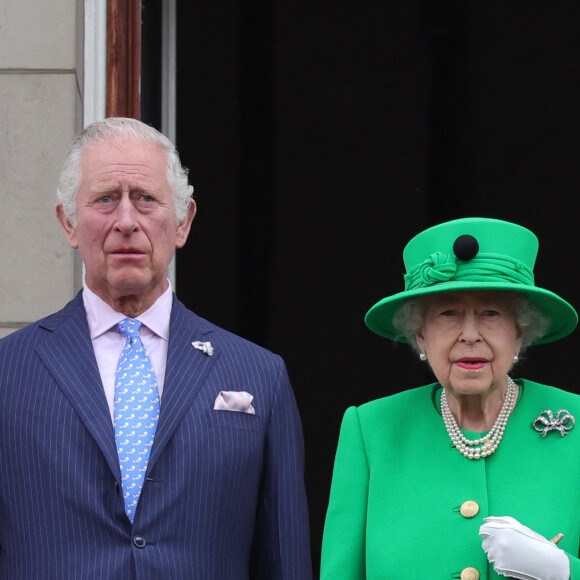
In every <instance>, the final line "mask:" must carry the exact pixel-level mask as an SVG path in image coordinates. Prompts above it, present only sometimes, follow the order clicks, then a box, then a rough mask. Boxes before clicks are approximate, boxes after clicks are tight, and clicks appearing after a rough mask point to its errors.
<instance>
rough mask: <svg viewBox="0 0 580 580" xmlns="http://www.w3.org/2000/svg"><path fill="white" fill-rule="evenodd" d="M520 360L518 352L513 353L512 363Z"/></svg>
mask: <svg viewBox="0 0 580 580" xmlns="http://www.w3.org/2000/svg"><path fill="white" fill-rule="evenodd" d="M519 360H520V357H519V353H517V352H516V354H514V364H515V363H517V362H518V361H519Z"/></svg>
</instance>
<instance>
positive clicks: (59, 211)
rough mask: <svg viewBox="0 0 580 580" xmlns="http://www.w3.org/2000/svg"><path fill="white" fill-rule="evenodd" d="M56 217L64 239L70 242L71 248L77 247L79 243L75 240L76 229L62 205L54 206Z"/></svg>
mask: <svg viewBox="0 0 580 580" xmlns="http://www.w3.org/2000/svg"><path fill="white" fill-rule="evenodd" d="M56 219H57V220H58V222H59V223H60V225H61V226H62V229H63V230H64V235H65V236H66V239H67V240H68V243H69V244H70V246H71V248H74V249H75V250H76V249H78V247H79V244H78V241H77V230H76V228H75V227H74V226H73V225H72V224H71V223H70V220H69V219H68V218H67V217H66V215H65V214H64V210H63V208H62V205H60V204H59V205H57V206H56Z"/></svg>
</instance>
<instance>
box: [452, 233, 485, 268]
mask: <svg viewBox="0 0 580 580" xmlns="http://www.w3.org/2000/svg"><path fill="white" fill-rule="evenodd" d="M477 252H479V244H478V243H477V240H476V239H475V238H474V237H473V236H470V235H469V234H464V235H463V236H459V237H458V238H457V239H456V240H455V242H454V243H453V253H454V254H455V255H456V256H457V257H458V258H459V259H460V260H463V261H464V262H467V261H468V260H472V259H473V258H475V256H477Z"/></svg>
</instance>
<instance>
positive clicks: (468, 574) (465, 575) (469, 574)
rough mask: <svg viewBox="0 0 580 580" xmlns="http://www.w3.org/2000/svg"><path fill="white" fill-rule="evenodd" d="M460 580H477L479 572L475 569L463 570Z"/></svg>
mask: <svg viewBox="0 0 580 580" xmlns="http://www.w3.org/2000/svg"><path fill="white" fill-rule="evenodd" d="M461 580H479V572H478V571H477V570H476V569H475V568H463V570H461Z"/></svg>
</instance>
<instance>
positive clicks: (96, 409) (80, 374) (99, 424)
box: [37, 293, 121, 483]
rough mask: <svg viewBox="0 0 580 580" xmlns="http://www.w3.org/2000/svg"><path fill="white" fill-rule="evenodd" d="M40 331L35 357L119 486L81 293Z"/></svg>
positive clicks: (110, 426)
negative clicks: (42, 336) (41, 338)
mask: <svg viewBox="0 0 580 580" xmlns="http://www.w3.org/2000/svg"><path fill="white" fill-rule="evenodd" d="M40 328H41V329H44V331H48V333H49V334H48V336H47V338H46V340H45V341H44V342H42V343H41V344H40V346H38V347H37V352H38V355H39V356H40V358H41V359H42V361H43V363H44V364H45V366H46V368H47V369H48V371H49V372H50V374H51V375H52V377H53V378H54V379H55V381H56V382H57V383H58V386H59V387H60V389H61V390H62V392H63V393H64V394H65V396H66V397H67V398H68V400H69V402H70V404H71V405H72V406H73V407H74V409H75V411H76V412H77V414H78V416H79V418H80V420H81V421H82V422H83V423H84V424H85V425H86V427H87V429H88V431H89V432H90V433H91V435H92V436H93V438H94V439H95V441H96V443H97V445H98V446H99V448H100V449H101V451H102V452H103V455H104V456H105V459H106V461H107V463H108V465H109V467H110V469H111V471H112V472H113V474H114V475H115V477H116V478H117V481H118V482H119V483H120V481H121V479H120V470H119V460H118V457H117V449H116V447H115V438H114V431H113V425H112V422H111V415H110V413H109V408H108V405H107V400H106V398H105V393H104V390H103V385H102V383H101V378H100V375H99V369H98V366H97V361H96V359H95V355H94V351H93V345H92V343H91V339H90V335H89V328H88V324H87V317H86V313H85V309H84V305H83V301H82V297H81V293H79V294H78V296H77V298H76V299H75V300H73V301H72V302H70V303H69V304H68V305H67V306H66V307H65V308H64V309H63V310H61V311H60V312H58V313H57V314H55V315H53V316H51V317H49V318H47V319H46V320H44V321H43V322H42V323H41V324H40Z"/></svg>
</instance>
